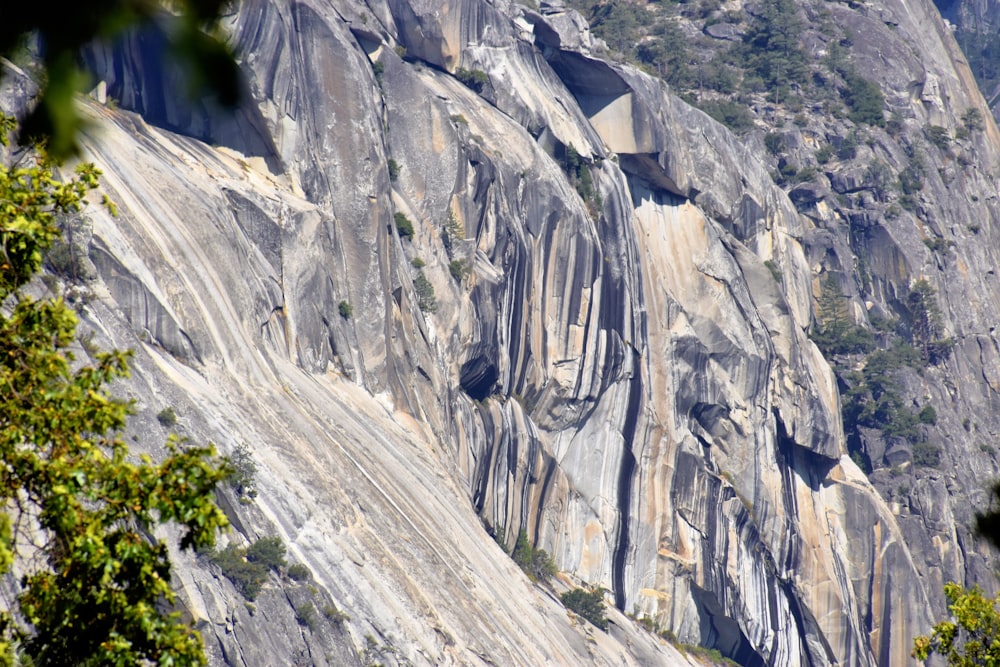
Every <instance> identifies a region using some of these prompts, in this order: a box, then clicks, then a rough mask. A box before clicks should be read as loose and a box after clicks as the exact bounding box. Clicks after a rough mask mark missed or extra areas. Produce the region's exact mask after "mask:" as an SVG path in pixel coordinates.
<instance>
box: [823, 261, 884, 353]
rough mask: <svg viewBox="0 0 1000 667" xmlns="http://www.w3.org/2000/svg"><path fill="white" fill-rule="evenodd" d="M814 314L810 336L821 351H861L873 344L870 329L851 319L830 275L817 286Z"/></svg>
mask: <svg viewBox="0 0 1000 667" xmlns="http://www.w3.org/2000/svg"><path fill="white" fill-rule="evenodd" d="M816 315H817V317H816V319H817V320H818V322H817V327H816V329H815V330H814V331H813V333H812V339H813V341H814V342H815V343H816V345H817V346H818V347H819V349H820V350H822V351H823V353H824V354H828V355H830V354H855V353H863V352H868V351H869V350H871V348H872V347H873V346H874V344H875V340H874V337H873V336H872V334H871V332H870V331H868V330H866V329H863V328H861V327H859V326H856V325H855V324H854V323H853V322H852V321H851V319H850V315H849V313H848V312H847V297H846V296H844V295H843V294H842V293H841V291H840V284H839V283H838V282H837V278H836V276H834V275H833V274H829V275H828V276H827V277H826V279H825V280H824V281H823V284H822V285H821V286H820V294H819V299H818V300H817V312H816Z"/></svg>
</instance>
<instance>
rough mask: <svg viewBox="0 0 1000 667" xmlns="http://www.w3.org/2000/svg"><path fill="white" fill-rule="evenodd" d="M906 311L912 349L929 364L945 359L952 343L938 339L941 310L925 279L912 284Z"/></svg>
mask: <svg viewBox="0 0 1000 667" xmlns="http://www.w3.org/2000/svg"><path fill="white" fill-rule="evenodd" d="M906 309H907V311H909V315H910V336H911V337H912V339H913V345H914V347H917V348H918V349H920V350H921V351H922V352H923V355H924V359H925V360H926V361H930V362H931V363H936V362H937V361H939V360H941V359H943V358H945V357H946V356H947V355H948V353H949V352H950V351H951V348H952V346H953V344H954V343H953V341H952V340H950V339H943V338H941V337H940V336H941V329H942V327H941V308H940V307H939V306H938V303H937V296H936V294H935V292H934V288H933V287H932V286H931V284H930V283H929V282H927V280H926V279H924V278H921V279H919V280H917V281H916V282H915V283H913V287H911V288H910V293H909V294H908V295H907V296H906Z"/></svg>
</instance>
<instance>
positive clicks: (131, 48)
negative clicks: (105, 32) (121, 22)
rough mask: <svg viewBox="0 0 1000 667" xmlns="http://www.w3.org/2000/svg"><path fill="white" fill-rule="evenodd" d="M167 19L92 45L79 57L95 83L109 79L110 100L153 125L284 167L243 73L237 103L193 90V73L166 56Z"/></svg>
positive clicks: (278, 169)
mask: <svg viewBox="0 0 1000 667" xmlns="http://www.w3.org/2000/svg"><path fill="white" fill-rule="evenodd" d="M168 21H169V18H164V20H162V21H160V22H158V23H153V24H150V25H148V26H145V27H143V28H141V29H134V30H130V31H129V32H128V33H126V34H125V36H124V37H122V38H120V39H118V40H115V41H114V42H105V43H101V44H94V45H92V46H89V47H88V48H87V49H86V50H85V51H84V52H83V53H81V54H80V57H81V60H82V61H83V66H84V68H85V69H86V70H87V71H88V72H90V74H91V75H92V77H93V82H94V84H95V85H97V84H98V83H99V82H101V81H103V82H105V84H106V85H107V97H108V99H109V100H113V101H114V104H116V105H118V106H119V107H120V108H122V109H126V110H128V111H133V112H135V113H137V114H139V115H140V116H142V117H143V119H144V120H145V121H146V122H147V123H149V124H150V125H154V126H156V127H160V128H163V129H165V130H169V131H171V132H175V133H177V134H181V135H184V136H188V137H192V138H195V139H199V140H201V141H204V142H205V143H207V144H211V145H215V146H225V147H227V148H231V149H233V150H236V151H239V152H240V153H242V154H244V155H246V156H248V157H260V158H263V159H264V160H265V162H266V163H267V166H268V168H269V169H270V170H271V171H272V172H275V173H280V172H282V171H283V167H282V166H281V160H280V158H279V157H278V151H277V149H276V148H275V146H274V142H273V140H272V138H271V135H270V132H269V131H268V129H267V124H266V123H265V121H264V118H263V117H262V116H261V114H260V111H259V110H258V109H257V108H256V106H255V105H254V103H253V98H252V96H251V95H250V92H249V90H248V88H247V86H246V82H245V80H243V79H242V77H241V80H240V82H239V85H240V90H241V95H240V102H239V103H238V104H237V106H236V107H234V108H226V107H224V106H222V105H221V104H220V103H218V102H217V101H216V100H214V99H212V98H209V97H200V98H199V97H196V96H195V95H193V94H192V91H193V90H196V86H194V85H193V82H192V80H191V77H190V76H189V75H188V74H187V73H186V72H185V71H184V69H183V68H181V67H180V66H179V65H178V64H177V62H176V59H174V58H170V57H168V56H169V54H168V53H167V50H168V48H169V46H168V42H167V35H166V30H169V25H168Z"/></svg>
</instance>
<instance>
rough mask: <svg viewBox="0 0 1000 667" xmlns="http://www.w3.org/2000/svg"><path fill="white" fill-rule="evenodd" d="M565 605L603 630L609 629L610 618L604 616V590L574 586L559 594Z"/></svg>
mask: <svg viewBox="0 0 1000 667" xmlns="http://www.w3.org/2000/svg"><path fill="white" fill-rule="evenodd" d="M559 598H560V599H561V600H562V603H563V605H565V607H566V608H567V609H569V610H570V611H572V612H573V613H575V614H577V615H579V616H582V617H583V618H585V619H587V620H588V621H590V622H591V623H593V624H594V625H595V626H596V627H598V628H600V629H601V630H607V629H608V619H607V618H606V617H605V616H604V590H603V589H600V588H593V589H591V590H589V591H585V590H583V589H582V588H574V589H573V590H571V591H567V592H565V593H563V594H562V595H560V596H559Z"/></svg>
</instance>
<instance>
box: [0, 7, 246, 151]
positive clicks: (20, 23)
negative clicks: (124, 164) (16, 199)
mask: <svg viewBox="0 0 1000 667" xmlns="http://www.w3.org/2000/svg"><path fill="white" fill-rule="evenodd" d="M227 4H228V3H227V2H226V0H171V1H170V2H166V1H162V2H161V1H158V0H104V1H102V2H79V1H76V0H53V1H51V2H44V3H40V2H7V3H4V8H3V20H2V21H0V55H2V56H5V57H10V56H11V55H13V54H14V53H15V52H16V51H18V50H19V49H23V48H24V47H25V45H26V44H27V42H28V40H29V39H30V38H31V37H32V36H35V37H37V38H38V42H39V44H40V45H41V60H42V65H43V66H44V69H45V77H44V78H43V81H44V82H43V84H42V94H41V97H40V99H39V101H38V104H37V105H36V106H35V108H34V111H33V112H32V113H31V115H30V116H29V117H28V118H26V119H24V121H25V122H24V124H23V126H22V135H23V136H27V137H47V138H48V139H49V152H50V154H51V155H54V156H56V157H65V156H67V155H69V154H70V153H73V152H75V149H76V132H77V130H78V129H79V127H80V124H81V121H80V117H79V116H78V115H77V113H76V108H75V106H74V105H73V96H74V95H75V94H76V93H77V92H79V90H80V88H81V87H82V86H83V85H84V84H86V82H87V78H86V76H85V75H84V74H83V73H82V72H81V71H80V69H79V68H78V67H77V65H76V57H77V54H78V53H79V52H80V49H81V48H83V47H84V46H85V45H87V44H89V43H91V42H92V41H94V40H113V39H115V38H116V37H118V36H119V35H121V34H122V33H124V32H125V31H126V30H128V29H130V28H133V27H137V26H142V25H145V24H149V23H151V22H153V21H154V20H157V19H165V18H167V17H169V18H170V23H171V29H170V30H168V31H166V35H167V40H168V47H169V49H170V52H171V54H172V55H173V57H174V58H175V59H176V60H177V61H178V63H179V64H180V65H181V66H182V67H183V68H184V71H185V73H186V74H187V76H188V78H189V80H190V83H191V87H192V92H197V93H199V94H203V93H204V94H210V95H213V96H215V97H216V98H217V99H218V100H219V101H220V102H222V103H223V104H224V105H227V106H233V105H235V104H236V102H237V101H238V99H239V90H240V89H239V71H238V69H237V66H236V61H235V59H234V57H233V54H232V51H231V50H230V48H229V47H228V46H227V44H226V41H225V39H224V38H223V36H222V33H221V30H220V28H219V18H220V16H221V13H222V10H223V8H224V7H225V6H226V5H227ZM167 9H169V13H168V12H167Z"/></svg>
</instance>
